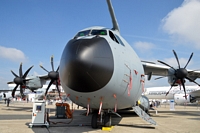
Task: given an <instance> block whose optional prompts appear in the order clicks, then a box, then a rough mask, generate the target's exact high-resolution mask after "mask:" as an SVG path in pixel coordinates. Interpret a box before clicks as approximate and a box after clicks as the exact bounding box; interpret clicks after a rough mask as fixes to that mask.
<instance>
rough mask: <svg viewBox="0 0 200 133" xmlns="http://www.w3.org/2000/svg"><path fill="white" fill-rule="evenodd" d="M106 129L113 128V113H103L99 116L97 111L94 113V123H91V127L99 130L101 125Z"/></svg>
mask: <svg viewBox="0 0 200 133" xmlns="http://www.w3.org/2000/svg"><path fill="white" fill-rule="evenodd" d="M102 123H103V126H105V127H110V126H111V124H112V123H111V113H108V112H101V114H100V115H98V112H97V111H94V112H93V115H92V121H91V126H92V128H94V129H96V128H98V126H99V124H102Z"/></svg>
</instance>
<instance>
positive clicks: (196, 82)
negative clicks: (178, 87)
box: [185, 77, 200, 86]
mask: <svg viewBox="0 0 200 133" xmlns="http://www.w3.org/2000/svg"><path fill="white" fill-rule="evenodd" d="M185 78H186V79H188V80H189V81H191V82H194V83H195V84H197V85H198V86H200V84H198V83H197V82H196V81H195V80H193V79H191V78H189V77H185Z"/></svg>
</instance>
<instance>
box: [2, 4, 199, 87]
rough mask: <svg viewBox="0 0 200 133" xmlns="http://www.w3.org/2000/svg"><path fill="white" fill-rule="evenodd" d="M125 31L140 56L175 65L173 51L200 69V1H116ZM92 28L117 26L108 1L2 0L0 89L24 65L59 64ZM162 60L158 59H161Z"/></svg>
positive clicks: (36, 67) (35, 69)
mask: <svg viewBox="0 0 200 133" xmlns="http://www.w3.org/2000/svg"><path fill="white" fill-rule="evenodd" d="M112 4H113V7H114V10H115V15H116V17H117V20H118V24H119V27H120V32H121V35H122V36H123V37H124V38H125V39H126V40H127V41H128V42H129V44H130V45H131V46H132V47H133V49H134V50H135V51H136V53H137V54H138V56H139V57H140V58H141V60H146V61H153V62H156V61H157V60H162V61H165V62H167V63H169V64H171V65H172V66H174V67H176V65H177V64H176V61H175V59H174V55H173V53H172V50H173V49H174V50H175V51H176V52H177V54H178V57H179V59H180V62H181V66H184V65H185V64H186V62H187V60H188V58H189V56H190V54H191V53H192V52H194V56H193V58H192V60H191V62H190V64H189V65H188V67H187V68H190V69H200V61H199V59H200V53H199V50H200V37H199V36H200V25H199V22H200V15H199V14H200V0H185V1H184V0H166V1H164V0H162V1H161V0H154V1H153V0H143V1H139V0H126V1H122V0H112ZM90 26H104V27H109V28H112V23H111V19H110V15H109V12H108V9H107V4H106V1H105V0H98V1H97V0H87V1H86V0H85V1H83V0H57V1H53V0H17V1H16V0H0V62H1V63H0V89H7V88H8V87H7V84H6V83H7V82H8V81H12V80H13V78H14V76H13V75H12V74H11V72H10V70H13V71H14V72H15V73H16V74H18V73H19V72H18V71H19V65H20V63H21V62H22V63H23V72H25V71H26V70H27V69H28V68H29V67H30V66H32V65H34V67H33V69H32V70H31V71H30V73H29V74H30V75H34V74H41V75H42V74H46V72H45V71H44V70H42V69H41V68H40V67H39V65H40V64H42V65H43V66H44V67H45V68H46V69H47V70H51V66H50V57H51V55H53V56H54V64H55V67H57V66H58V65H59V61H60V57H61V54H62V51H63V48H64V46H65V45H66V43H67V42H68V40H69V39H71V38H72V37H73V36H74V35H75V34H76V33H77V31H79V30H81V29H84V28H86V27H90ZM158 64H159V63H158ZM160 85H168V84H167V78H165V79H163V80H157V81H154V80H151V81H150V82H149V81H146V87H149V86H160Z"/></svg>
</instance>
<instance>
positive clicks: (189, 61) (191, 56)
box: [184, 53, 193, 68]
mask: <svg viewBox="0 0 200 133" xmlns="http://www.w3.org/2000/svg"><path fill="white" fill-rule="evenodd" d="M192 56H193V53H192V54H191V55H190V58H189V60H188V62H187V64H186V65H185V67H184V68H186V67H187V65H188V63H189V62H190V60H191V58H192Z"/></svg>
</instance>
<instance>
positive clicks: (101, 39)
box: [59, 0, 200, 128]
mask: <svg viewBox="0 0 200 133" xmlns="http://www.w3.org/2000/svg"><path fill="white" fill-rule="evenodd" d="M107 4H108V9H109V12H110V16H111V19H112V24H113V27H112V28H111V29H109V28H106V27H100V26H95V27H89V28H86V29H83V30H81V31H79V32H78V33H77V34H76V35H75V36H74V38H72V39H71V40H69V42H68V43H67V44H66V46H65V48H64V51H63V53H62V57H61V60H60V69H59V77H60V80H61V85H62V87H63V89H64V91H65V92H66V93H67V95H68V97H69V98H70V99H71V100H72V101H73V102H74V103H76V104H78V105H80V106H83V107H86V108H87V109H88V112H89V110H90V109H92V110H93V116H92V120H91V126H92V128H97V127H98V123H99V122H103V123H104V126H111V113H113V114H116V115H118V116H119V114H117V110H120V109H125V108H130V107H131V108H133V109H134V111H135V112H136V113H137V114H138V115H139V116H140V117H142V118H143V119H144V120H146V121H148V122H150V123H151V124H155V125H156V122H155V121H154V120H153V119H151V118H150V117H149V116H148V115H147V114H146V113H145V112H144V111H142V110H141V108H140V107H141V106H138V103H141V105H142V107H144V108H145V111H146V110H148V109H149V104H148V99H147V98H146V97H143V96H141V94H142V92H143V90H144V82H145V79H144V78H145V74H146V75H148V79H149V80H150V79H151V76H152V75H160V76H168V81H169V83H170V85H173V86H174V85H176V84H182V85H183V89H184V90H185V87H184V82H183V81H184V79H185V78H186V79H189V80H190V81H192V82H194V83H196V82H195V81H194V80H195V79H196V78H198V77H199V76H200V72H196V71H190V72H188V71H187V70H186V66H187V64H188V63H189V61H190V59H191V58H192V55H193V54H192V55H191V56H190V58H189V60H188V63H187V64H186V66H185V67H184V68H180V65H178V68H177V69H175V68H173V67H171V66H170V65H168V64H166V63H164V62H162V61H159V62H160V63H162V64H164V65H165V66H162V65H156V64H152V63H147V62H141V60H140V58H139V57H138V56H137V54H136V53H135V51H134V50H133V49H132V47H131V46H130V45H129V44H128V43H127V42H126V40H125V39H124V38H123V37H122V36H121V35H120V29H119V26H118V23H117V20H116V17H115V14H114V10H113V7H112V5H111V1H110V0H107ZM173 52H174V55H175V57H176V59H177V62H178V57H177V55H176V53H175V51H173ZM178 64H179V62H178ZM196 84H198V83H196ZM139 100H140V102H138V101H139ZM144 108H143V109H144Z"/></svg>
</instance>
